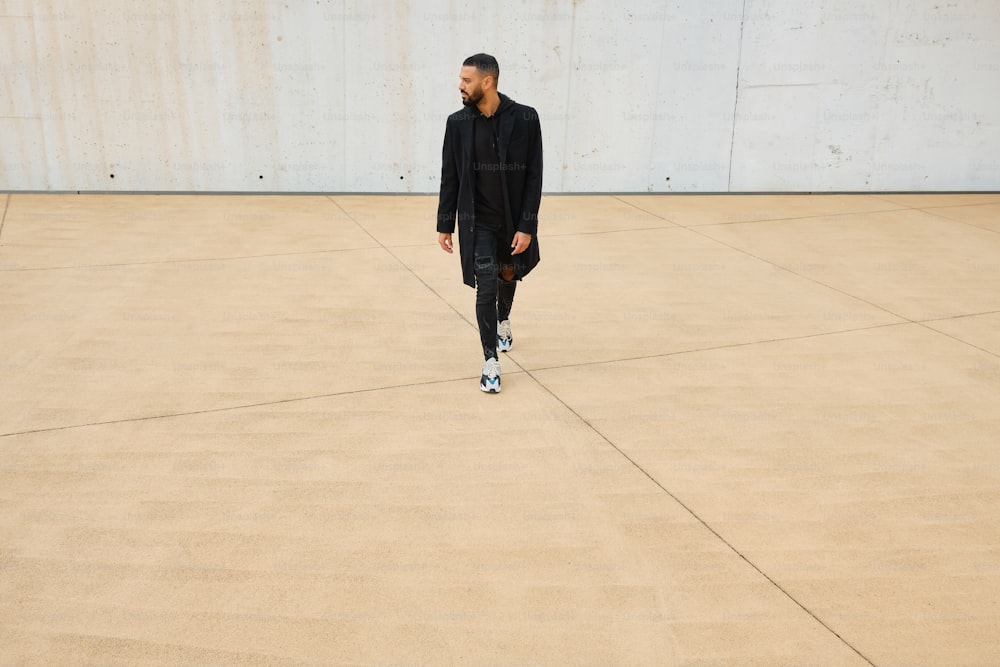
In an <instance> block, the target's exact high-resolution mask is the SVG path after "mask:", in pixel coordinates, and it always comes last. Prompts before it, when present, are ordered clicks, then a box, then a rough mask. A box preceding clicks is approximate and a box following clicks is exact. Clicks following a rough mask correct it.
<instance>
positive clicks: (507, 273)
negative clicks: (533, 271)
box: [500, 264, 514, 283]
mask: <svg viewBox="0 0 1000 667" xmlns="http://www.w3.org/2000/svg"><path fill="white" fill-rule="evenodd" d="M500 279H501V280H503V281H504V282H505V283H509V282H513V280H514V267H513V266H511V265H509V264H507V265H504V266H502V267H500Z"/></svg>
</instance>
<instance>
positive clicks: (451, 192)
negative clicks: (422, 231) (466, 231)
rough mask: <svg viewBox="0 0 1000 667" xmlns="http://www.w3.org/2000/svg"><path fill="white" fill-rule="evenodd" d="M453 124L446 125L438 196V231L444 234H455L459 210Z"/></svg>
mask: <svg viewBox="0 0 1000 667" xmlns="http://www.w3.org/2000/svg"><path fill="white" fill-rule="evenodd" d="M454 134H455V133H454V131H453V124H452V123H448V124H447V125H445V130H444V148H443V149H442V151H441V191H440V194H439V195H438V212H437V230H438V232H441V233H443V234H452V233H454V232H455V214H456V212H457V210H458V183H459V179H458V163H457V162H456V160H455V148H456V145H455V137H454Z"/></svg>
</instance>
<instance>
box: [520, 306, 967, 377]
mask: <svg viewBox="0 0 1000 667" xmlns="http://www.w3.org/2000/svg"><path fill="white" fill-rule="evenodd" d="M967 317H973V316H971V315H969V316H967ZM912 324H921V323H920V322H909V321H907V322H889V323H888V324H873V325H872V326H870V327H857V328H856V329H839V330H837V331H820V332H818V333H813V334H804V335H801V336H791V337H789V338H768V339H765V340H751V341H746V342H743V343H728V344H726V345H714V346H712V347H699V348H695V349H691V350H675V351H673V352H659V353H657V354H645V355H641V356H638V357H621V358H619V359H602V360H600V361H585V362H581V363H576V364H565V365H561V366H540V367H537V368H531V369H527V368H526V369H525V372H537V371H554V370H560V369H563V368H585V367H587V366H600V365H602V364H617V363H622V362H626V361H642V360H644V359H663V358H666V357H675V356H679V355H682V354H698V353H699V352H714V351H717V350H729V349H735V348H739V347H749V346H751V345H768V344H770V343H789V342H792V341H797V340H808V339H810V338H822V337H823V336H837V335H840V334H846V333H854V332H856V331H873V330H875V329H888V328H890V327H901V326H909V325H912ZM512 354H513V353H512ZM513 358H514V360H515V361H516V360H517V357H516V355H514V356H513ZM522 368H523V367H522Z"/></svg>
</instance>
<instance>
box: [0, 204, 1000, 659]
mask: <svg viewBox="0 0 1000 667" xmlns="http://www.w3.org/2000/svg"><path fill="white" fill-rule="evenodd" d="M0 203H2V205H3V207H4V211H5V213H4V219H3V223H2V227H0V321H2V322H3V326H2V328H0V348H2V350H3V355H2V359H0V377H2V391H0V452H2V454H0V456H2V458H0V664H3V665H82V664H95V665H119V664H121V665H124V664H128V665H208V664H212V665H327V664H455V665H466V664H497V665H507V664H510V665H515V664H516V665H521V664H543V665H564V664H592V665H607V664H621V665H637V664H648V665H737V664H738V665H802V664H813V665H864V664H869V663H872V664H876V665H996V664H998V662H1000V658H998V656H1000V602H998V600H1000V446H998V445H1000V196H998V195H955V196H946V195H879V196H874V195H865V196H763V195H760V196H618V197H615V196H588V197H568V196H550V197H547V198H545V200H544V201H543V206H542V215H541V219H542V223H541V244H542V246H541V250H542V263H541V264H540V265H539V267H538V269H537V270H536V272H535V273H533V274H532V275H531V276H529V278H528V279H527V280H526V281H525V282H524V283H523V285H522V286H521V290H520V291H519V293H518V300H517V302H516V305H515V309H514V313H513V316H512V322H513V325H514V334H515V345H514V350H513V351H512V352H511V353H510V354H509V355H507V356H505V357H504V359H503V364H504V376H503V383H504V384H503V393H501V394H500V395H498V396H492V395H485V394H482V393H481V392H480V391H479V390H478V375H479V370H480V365H481V359H480V358H479V355H480V352H479V345H478V336H477V333H476V331H475V328H474V324H473V322H474V320H473V298H474V293H473V291H472V290H471V289H469V288H468V287H465V286H464V285H462V284H461V280H460V276H459V268H458V263H457V257H456V256H448V255H445V254H444V253H443V252H441V251H440V249H439V248H438V247H437V245H436V234H435V232H434V223H433V219H434V211H435V207H436V200H435V198H433V197H415V196H414V197H402V196H384V197H375V196H333V197H318V196H283V197H278V196H274V197H271V196H260V197H252V196H247V197H238V196H122V195H119V196H96V195H91V196H70V195H21V194H15V195H9V196H2V195H0Z"/></svg>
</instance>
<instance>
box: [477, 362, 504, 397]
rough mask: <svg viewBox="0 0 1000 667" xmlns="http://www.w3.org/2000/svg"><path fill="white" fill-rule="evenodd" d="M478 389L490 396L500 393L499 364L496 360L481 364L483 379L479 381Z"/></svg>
mask: <svg viewBox="0 0 1000 667" xmlns="http://www.w3.org/2000/svg"><path fill="white" fill-rule="evenodd" d="M479 388H480V389H482V390H483V391H485V392H487V393H490V394H499V393H500V362H499V361H497V360H496V359H487V360H486V363H485V364H483V377H482V379H481V380H480V381H479Z"/></svg>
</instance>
